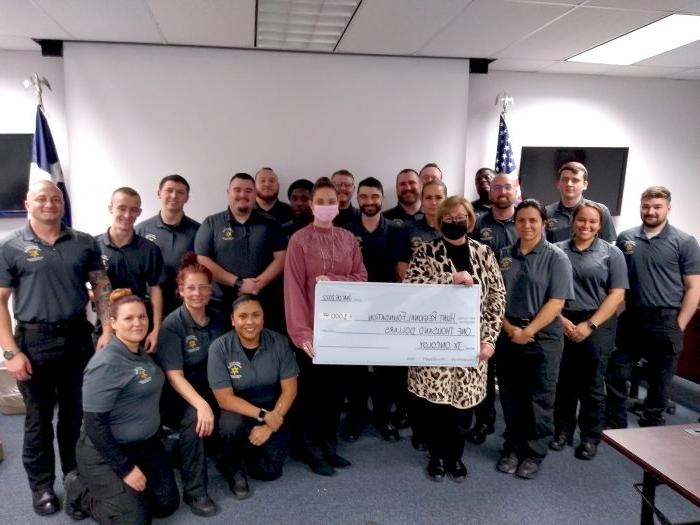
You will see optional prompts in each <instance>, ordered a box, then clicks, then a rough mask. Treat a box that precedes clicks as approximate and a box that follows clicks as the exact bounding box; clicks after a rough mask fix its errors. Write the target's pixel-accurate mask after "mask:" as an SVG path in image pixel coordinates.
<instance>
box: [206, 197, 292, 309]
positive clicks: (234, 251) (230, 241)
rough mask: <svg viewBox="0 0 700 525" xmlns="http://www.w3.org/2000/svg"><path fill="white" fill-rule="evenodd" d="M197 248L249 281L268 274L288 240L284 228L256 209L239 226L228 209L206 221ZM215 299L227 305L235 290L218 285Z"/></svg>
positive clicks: (215, 285) (215, 287)
mask: <svg viewBox="0 0 700 525" xmlns="http://www.w3.org/2000/svg"><path fill="white" fill-rule="evenodd" d="M194 248H195V251H196V252H197V253H198V254H199V255H204V256H206V257H209V258H210V259H212V260H213V261H214V262H215V263H216V264H218V265H219V266H221V267H222V268H223V269H224V270H226V271H227V272H231V273H232V274H234V275H236V276H237V277H238V278H239V279H246V278H248V277H257V276H258V275H260V274H261V273H262V272H263V271H265V269H266V268H267V267H268V266H269V264H270V263H271V262H272V259H273V254H274V253H275V252H279V251H283V250H286V249H287V238H286V237H285V235H284V233H283V232H282V227H281V226H280V225H279V224H278V223H277V221H275V220H274V219H273V218H272V217H270V216H269V215H266V214H264V213H260V212H258V211H255V210H253V212H252V213H251V214H250V217H249V218H248V220H247V221H246V222H245V223H240V222H238V221H237V220H236V219H235V218H234V216H233V215H232V214H231V211H230V210H229V209H228V208H226V210H225V211H222V212H221V213H217V214H215V215H210V216H209V217H207V218H206V219H204V222H203V223H202V226H201V227H200V228H199V231H198V232H197V236H196V237H195V240H194ZM214 297H215V298H216V299H217V300H219V301H222V300H223V301H226V302H228V301H229V300H230V299H232V298H233V297H232V288H231V287H230V286H224V285H222V284H220V283H216V282H215V283H214Z"/></svg>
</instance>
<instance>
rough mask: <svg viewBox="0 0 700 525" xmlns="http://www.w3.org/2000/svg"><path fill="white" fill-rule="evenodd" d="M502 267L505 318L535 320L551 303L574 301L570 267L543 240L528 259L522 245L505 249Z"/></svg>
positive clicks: (559, 254) (528, 255) (555, 249)
mask: <svg viewBox="0 0 700 525" xmlns="http://www.w3.org/2000/svg"><path fill="white" fill-rule="evenodd" d="M498 260H499V264H500V266H501V274H502V275H503V282H504V283H505V285H506V315H507V316H509V317H516V318H520V319H532V318H534V317H535V315H537V312H539V311H540V308H542V306H543V305H544V304H545V303H546V302H547V301H549V300H550V299H574V287H573V282H572V273H571V263H570V262H569V259H568V257H567V256H566V255H564V252H562V251H561V250H560V249H559V248H557V247H556V246H554V245H553V244H551V243H549V242H547V241H546V240H545V239H544V237H543V238H542V240H541V241H540V242H539V243H538V244H537V246H535V248H534V249H533V250H532V251H531V252H529V253H528V254H527V255H523V254H522V253H521V251H520V242H517V243H516V244H514V245H513V246H507V247H505V248H503V249H502V250H501V251H500V253H499V257H498Z"/></svg>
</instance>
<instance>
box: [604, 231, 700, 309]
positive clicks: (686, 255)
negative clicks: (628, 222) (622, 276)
mask: <svg viewBox="0 0 700 525" xmlns="http://www.w3.org/2000/svg"><path fill="white" fill-rule="evenodd" d="M617 247H618V248H620V250H622V253H623V254H624V256H625V260H626V261H627V271H628V272H629V279H630V288H629V291H628V292H627V297H626V302H627V308H634V307H642V308H680V307H681V303H682V302H683V295H684V294H685V286H684V285H683V276H685V275H698V274H700V248H699V247H698V241H697V240H696V239H695V238H694V237H693V236H691V235H688V234H687V233H685V232H682V231H681V230H679V229H677V228H675V227H673V226H671V225H670V224H668V223H667V224H666V226H665V227H664V229H663V230H661V232H659V234H658V235H656V236H655V237H652V238H651V239H648V238H647V236H646V234H645V233H644V230H643V229H642V226H637V227H635V228H631V229H629V230H626V231H624V232H622V233H621V234H620V236H619V237H618V238H617Z"/></svg>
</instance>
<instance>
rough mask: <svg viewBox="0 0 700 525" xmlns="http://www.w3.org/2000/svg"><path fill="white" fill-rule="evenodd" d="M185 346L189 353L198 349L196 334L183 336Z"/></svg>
mask: <svg viewBox="0 0 700 525" xmlns="http://www.w3.org/2000/svg"><path fill="white" fill-rule="evenodd" d="M185 348H187V351H188V352H190V353H192V352H196V351H197V350H199V341H198V340H197V336H196V335H188V336H187V337H185Z"/></svg>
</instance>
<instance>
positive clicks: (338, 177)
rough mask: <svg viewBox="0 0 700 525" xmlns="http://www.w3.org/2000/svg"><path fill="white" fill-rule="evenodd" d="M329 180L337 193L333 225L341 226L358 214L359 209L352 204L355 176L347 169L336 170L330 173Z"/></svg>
mask: <svg viewBox="0 0 700 525" xmlns="http://www.w3.org/2000/svg"><path fill="white" fill-rule="evenodd" d="M331 182H332V183H333V186H335V191H336V192H337V193H338V216H337V217H336V218H335V219H333V225H335V226H340V227H343V226H345V224H347V223H348V222H350V221H352V220H355V219H356V218H358V217H359V216H360V210H358V209H357V208H355V207H354V206H353V205H352V195H353V193H355V177H354V176H353V174H352V173H350V172H349V171H348V170H338V171H336V172H335V173H334V174H333V175H331Z"/></svg>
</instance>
